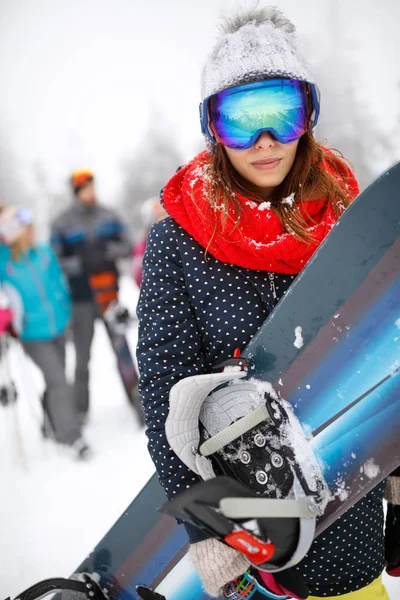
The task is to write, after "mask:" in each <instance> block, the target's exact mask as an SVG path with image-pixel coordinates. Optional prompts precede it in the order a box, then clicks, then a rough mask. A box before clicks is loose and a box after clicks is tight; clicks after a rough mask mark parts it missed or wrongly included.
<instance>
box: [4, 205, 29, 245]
mask: <svg viewBox="0 0 400 600" xmlns="http://www.w3.org/2000/svg"><path fill="white" fill-rule="evenodd" d="M32 222H33V215H32V212H31V211H30V210H29V209H28V208H24V207H19V208H18V207H16V206H6V207H5V208H4V209H3V210H2V211H1V213H0V242H1V243H2V244H4V245H6V246H12V244H14V243H15V242H16V241H17V240H18V238H19V237H20V236H21V235H22V234H23V233H25V231H26V230H27V228H28V227H29V225H32Z"/></svg>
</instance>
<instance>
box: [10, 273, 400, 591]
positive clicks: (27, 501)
mask: <svg viewBox="0 0 400 600" xmlns="http://www.w3.org/2000/svg"><path fill="white" fill-rule="evenodd" d="M121 294H122V299H123V301H124V302H125V303H126V304H127V305H129V306H130V307H134V305H135V303H136V296H137V291H136V289H135V288H134V286H133V284H131V282H130V280H129V279H124V280H123V285H122V290H121ZM130 343H131V344H132V346H133V345H134V344H135V331H134V330H133V331H132V335H131V337H130ZM69 359H70V368H71V364H73V352H72V350H71V349H70V351H69ZM12 363H13V364H12V367H13V369H15V375H16V377H17V378H18V379H19V380H22V377H21V375H23V380H24V381H25V382H30V385H29V386H25V389H21V394H20V398H19V400H18V403H17V406H16V411H14V410H12V409H10V408H7V409H4V408H2V407H0V470H1V500H0V507H1V508H0V599H1V598H6V597H7V596H11V598H14V597H15V596H17V594H18V593H19V592H21V591H23V590H24V589H26V588H27V587H29V586H30V585H32V584H34V583H36V582H38V581H40V580H41V579H46V578H48V577H54V576H68V575H69V574H71V572H73V570H74V568H75V567H76V566H77V565H78V564H79V563H80V562H81V560H82V559H83V558H84V557H85V556H86V555H87V554H88V553H89V552H90V551H91V549H92V548H93V547H94V546H95V544H96V543H97V542H98V541H99V539H100V538H101V537H102V536H103V535H104V533H105V532H106V531H107V529H108V528H109V527H110V526H111V525H112V524H113V523H114V521H115V520H116V519H117V518H118V517H119V515H120V514H121V513H122V512H123V510H124V509H125V508H126V506H127V505H128V504H129V503H130V502H131V500H132V499H133V498H134V496H135V495H136V494H137V493H138V491H139V490H140V489H141V488H142V486H143V485H144V483H145V482H146V481H147V479H148V478H149V477H150V476H151V474H152V472H153V466H152V463H151V460H150V458H149V456H148V453H147V450H146V438H145V435H144V432H143V430H139V428H138V424H137V422H136V418H135V415H134V414H133V412H132V410H131V408H130V407H129V405H128V402H127V400H126V397H125V393H124V390H123V388H122V385H121V382H120V379H119V375H118V373H117V371H116V367H115V358H114V355H113V353H112V351H111V348H110V345H109V342H108V339H107V337H106V334H105V331H104V329H103V327H102V325H101V323H99V324H98V325H97V327H96V333H95V340H94V344H93V355H92V360H91V364H90V373H91V396H92V404H91V416H90V422H89V424H88V426H87V429H86V437H87V439H88V441H89V442H90V444H91V446H92V447H93V451H94V456H93V459H92V460H91V461H90V462H88V463H83V464H81V463H77V462H75V461H74V460H73V459H72V458H71V456H69V455H68V454H67V453H66V452H61V451H60V450H59V449H58V448H56V447H55V446H54V444H53V443H52V442H49V441H47V442H44V441H43V440H42V439H41V436H40V435H39V432H38V423H39V419H40V410H39V406H38V403H37V395H38V393H37V392H38V391H39V390H40V389H41V386H42V381H41V376H40V373H39V372H38V371H37V370H35V369H34V368H33V367H32V366H31V365H30V364H29V363H28V362H27V360H25V361H23V360H22V359H21V357H20V356H18V353H14V354H13V361H12ZM30 373H32V377H30V375H29V374H30ZM32 388H35V389H32ZM35 390H36V391H35ZM15 416H17V418H18V423H19V427H18V428H19V431H20V432H21V441H20V442H18V443H17V437H16V434H15V425H14V424H15ZM21 445H22V448H23V457H21V455H20V451H19V450H18V449H19V448H20V447H21ZM385 580H386V583H387V586H388V589H389V590H390V593H391V598H392V600H394V599H397V598H399V597H400V581H399V582H397V581H396V580H394V579H391V578H389V577H385Z"/></svg>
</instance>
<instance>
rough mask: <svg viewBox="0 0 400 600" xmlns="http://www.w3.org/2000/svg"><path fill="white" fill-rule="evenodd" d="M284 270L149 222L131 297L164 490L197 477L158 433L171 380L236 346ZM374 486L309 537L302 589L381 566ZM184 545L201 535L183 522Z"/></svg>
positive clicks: (256, 322) (359, 580) (354, 583)
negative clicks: (228, 255)
mask: <svg viewBox="0 0 400 600" xmlns="http://www.w3.org/2000/svg"><path fill="white" fill-rule="evenodd" d="M293 278H294V276H288V275H280V274H276V273H266V272H264V271H252V270H250V269H245V268H242V267H237V266H235V265H230V264H226V263H222V262H220V261H218V260H216V259H215V258H213V257H212V256H210V255H207V256H205V250H204V248H202V247H201V246H200V245H199V244H198V243H197V242H195V241H194V240H193V238H192V237H191V236H189V235H188V234H187V233H186V232H185V231H184V230H183V229H182V228H181V227H180V226H179V225H178V224H177V223H176V222H175V221H173V220H172V219H171V217H168V218H167V219H165V220H163V221H161V222H160V223H157V224H155V225H154V226H153V227H152V229H151V232H150V234H149V238H148V243H147V249H146V254H145V257H144V262H143V282H142V287H141V293H140V298H139V304H138V316H139V341H138V351H137V356H138V362H139V370H140V391H141V394H142V397H143V403H144V410H145V415H146V422H147V427H148V429H147V436H148V439H149V444H148V447H149V451H150V454H151V456H152V459H153V461H154V464H155V466H156V469H157V473H158V476H159V479H160V482H161V484H162V486H163V487H164V489H165V491H166V493H167V496H168V497H169V498H172V497H173V496H174V495H175V494H178V493H179V492H180V491H182V490H184V489H185V488H188V487H191V486H192V485H193V484H194V483H195V482H196V481H198V477H197V475H195V474H194V473H193V472H192V471H190V470H189V469H188V468H187V467H186V466H185V465H184V464H183V463H182V462H181V461H180V460H179V459H178V457H177V456H176V455H175V454H174V453H173V452H172V450H171V449H170V447H169V445H168V442H167V439H166V436H165V420H166V417H167V414H168V397H169V391H170V389H171V387H172V386H173V385H174V384H175V383H176V382H177V381H179V380H180V379H182V378H183V377H188V376H191V375H196V374H200V373H207V372H210V370H211V368H212V367H213V366H214V365H216V364H218V363H220V362H222V361H223V360H226V359H227V358H229V357H231V356H232V354H233V352H234V350H235V348H240V350H243V349H244V347H245V346H246V345H247V344H248V343H249V341H250V340H251V338H252V337H253V335H254V334H255V333H256V331H257V330H258V329H259V327H260V326H261V325H262V323H263V322H264V321H265V319H266V317H267V316H268V314H269V313H270V312H271V310H272V309H273V307H274V306H275V304H276V302H277V301H278V300H279V298H281V297H282V296H283V295H284V294H285V292H286V291H287V289H288V287H289V286H290V284H291V283H292V281H293ZM383 489H384V485H383V484H381V485H380V486H378V487H377V488H375V490H373V491H372V492H370V493H369V494H368V495H367V496H366V497H365V498H364V499H362V500H361V501H360V502H358V503H357V504H356V505H355V506H354V507H353V508H352V509H351V510H349V511H348V512H347V513H346V514H345V515H344V516H343V517H341V518H340V519H339V520H338V521H337V522H336V523H335V524H334V525H333V526H331V527H330V528H329V529H328V530H326V531H325V532H324V533H323V534H322V535H321V536H320V537H318V538H317V539H316V540H315V541H314V543H313V545H312V547H311V549H310V551H309V553H308V555H307V556H306V557H305V559H304V560H303V561H302V562H301V563H300V564H299V565H298V567H296V568H297V569H298V570H299V571H300V572H301V573H302V575H303V576H304V577H305V579H306V581H307V583H308V585H309V587H310V593H311V594H313V595H316V596H322V597H323V596H337V595H342V594H346V593H349V592H351V591H355V590H357V589H359V588H362V587H364V586H365V585H367V584H369V583H370V582H372V581H373V580H374V579H376V578H377V577H378V576H379V575H380V573H381V572H382V570H383V568H384V564H385V563H384V542H383V509H382V497H383ZM187 529H188V533H189V537H190V540H191V541H192V542H196V541H199V540H201V539H204V537H205V536H204V535H203V534H202V532H201V531H199V530H198V529H197V528H194V527H187Z"/></svg>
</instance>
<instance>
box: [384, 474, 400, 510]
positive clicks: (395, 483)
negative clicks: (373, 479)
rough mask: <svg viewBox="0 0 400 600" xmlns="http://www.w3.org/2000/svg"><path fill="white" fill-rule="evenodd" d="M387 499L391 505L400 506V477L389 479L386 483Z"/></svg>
mask: <svg viewBox="0 0 400 600" xmlns="http://www.w3.org/2000/svg"><path fill="white" fill-rule="evenodd" d="M385 499H386V500H387V501H388V502H390V503H391V504H400V477H393V476H391V477H388V479H387V481H386V489H385Z"/></svg>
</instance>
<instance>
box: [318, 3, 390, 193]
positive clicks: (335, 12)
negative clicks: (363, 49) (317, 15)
mask: <svg viewBox="0 0 400 600" xmlns="http://www.w3.org/2000/svg"><path fill="white" fill-rule="evenodd" d="M330 6H331V8H330V13H329V24H328V27H327V30H326V31H325V32H324V40H323V43H322V41H321V40H320V39H318V40H314V43H316V46H315V47H314V46H313V47H312V48H309V52H308V54H309V55H311V56H314V57H318V58H316V59H314V64H313V72H314V73H315V81H317V82H318V87H319V88H320V91H321V115H320V119H319V124H318V126H317V128H316V137H317V139H318V140H319V141H322V142H324V143H325V144H326V145H327V146H330V147H335V148H337V149H339V150H340V151H341V152H342V153H343V154H344V156H345V157H346V158H347V159H348V160H349V161H350V162H351V163H352V164H353V165H354V168H355V173H356V177H357V179H358V181H359V184H360V188H361V189H363V188H365V187H366V186H367V185H368V184H369V183H370V182H371V181H372V180H373V179H374V178H375V177H376V176H377V175H378V173H379V172H381V171H382V170H383V169H384V168H386V167H388V166H389V165H390V164H391V163H392V162H393V160H392V157H393V152H394V148H393V143H392V142H391V141H390V140H389V136H388V135H387V132H384V131H383V130H382V129H380V128H379V126H378V125H377V124H376V119H375V120H374V118H373V116H372V114H371V112H370V107H369V106H368V105H367V103H366V102H365V101H364V100H363V99H362V98H361V94H360V89H361V88H362V86H361V84H360V81H359V68H358V65H357V60H356V57H357V48H356V46H355V44H354V42H352V41H351V40H350V39H349V38H348V36H347V33H346V30H345V24H344V23H345V22H344V20H343V19H342V18H341V13H340V7H341V3H340V2H337V1H335V2H331V5H330ZM308 44H309V45H311V42H308ZM321 49H323V51H321ZM310 50H311V51H310Z"/></svg>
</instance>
